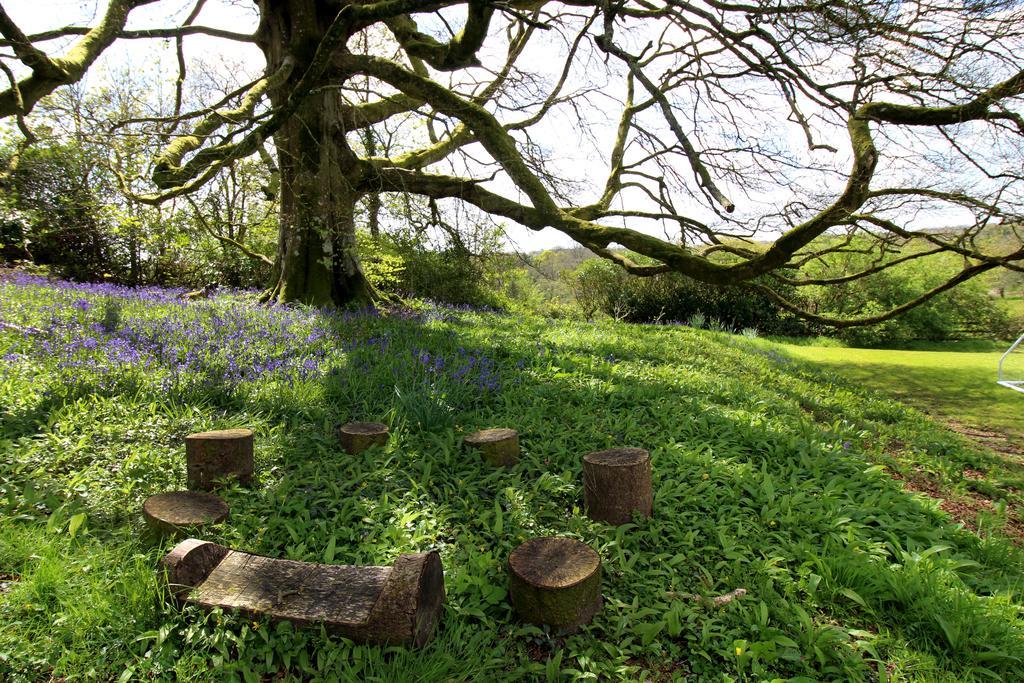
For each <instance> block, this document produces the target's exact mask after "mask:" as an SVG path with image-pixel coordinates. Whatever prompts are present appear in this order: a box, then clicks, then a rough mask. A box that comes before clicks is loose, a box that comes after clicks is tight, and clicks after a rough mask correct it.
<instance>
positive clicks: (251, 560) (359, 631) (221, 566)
mask: <svg viewBox="0 0 1024 683" xmlns="http://www.w3.org/2000/svg"><path fill="white" fill-rule="evenodd" d="M161 565H162V566H161V569H162V576H163V577H164V579H165V580H166V582H167V584H168V585H169V586H170V587H171V594H172V595H173V596H174V597H175V599H176V600H177V601H178V603H179V604H184V603H188V604H192V605H196V606H198V607H201V608H203V609H213V608H215V607H219V608H222V609H231V610H237V611H240V612H242V613H244V614H246V615H249V616H252V617H257V618H259V617H270V618H271V619H274V620H286V621H290V622H292V623H294V624H296V625H299V626H305V625H313V624H316V625H319V624H323V625H324V626H325V627H326V628H327V630H329V631H331V632H332V633H336V634H338V635H342V636H344V637H346V638H351V639H352V640H354V641H356V642H359V643H371V644H380V645H407V646H413V647H418V646H421V645H424V644H426V643H427V642H429V641H430V639H431V637H432V636H433V632H434V627H435V626H436V624H437V621H438V619H439V618H440V615H441V609H442V605H443V604H444V571H443V569H442V567H441V559H440V557H439V556H438V554H437V553H436V552H426V553H416V554H409V555H400V556H399V557H398V559H397V560H396V561H395V563H394V565H392V566H390V567H376V566H369V567H360V566H352V565H333V564H314V563H308V562H295V561H293V560H279V559H274V558H270V557H263V556H262V555H252V554H249V553H243V552H238V551H235V550H230V549H228V548H225V547H223V546H219V545H217V544H215V543H210V542H207V541H199V540H196V539H188V540H186V541H182V542H181V543H180V544H178V546H177V547H175V548H174V549H173V550H172V551H171V552H170V553H168V554H167V556H166V557H164V558H163V560H161Z"/></svg>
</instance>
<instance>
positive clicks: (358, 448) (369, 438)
mask: <svg viewBox="0 0 1024 683" xmlns="http://www.w3.org/2000/svg"><path fill="white" fill-rule="evenodd" d="M388 436H389V434H388V426H387V425H385V424H381V423H380V422H349V423H348V424H345V425H342V426H341V427H339V428H338V439H339V440H340V441H341V445H342V447H343V448H344V449H345V451H347V452H348V453H349V454H350V455H359V454H360V453H362V452H363V451H365V450H366V449H368V448H370V447H372V446H384V445H386V444H387V442H388Z"/></svg>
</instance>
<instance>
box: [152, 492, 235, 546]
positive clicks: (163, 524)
mask: <svg viewBox="0 0 1024 683" xmlns="http://www.w3.org/2000/svg"><path fill="white" fill-rule="evenodd" d="M142 516H143V517H144V518H145V520H146V524H147V525H148V526H149V528H150V529H152V530H153V531H154V532H156V533H157V534H158V535H160V536H176V535H179V534H181V533H182V532H183V531H185V530H187V529H195V528H196V527H201V526H204V525H207V524H217V523H218V522H223V521H224V520H225V519H227V518H228V504H227V503H225V502H224V501H223V500H221V499H220V498H219V497H218V496H215V495H213V494H212V493H200V492H198V491H171V492H169V493H158V494H156V495H155V496H150V497H149V498H147V499H146V502H145V503H143V504H142Z"/></svg>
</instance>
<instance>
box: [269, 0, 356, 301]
mask: <svg viewBox="0 0 1024 683" xmlns="http://www.w3.org/2000/svg"><path fill="white" fill-rule="evenodd" d="M261 4H262V5H264V8H263V12H262V16H263V22H262V23H261V25H260V29H259V31H258V35H259V38H260V41H259V42H260V46H261V47H262V49H263V51H264V54H265V56H266V58H267V64H268V66H269V71H270V72H273V71H274V70H275V69H277V68H278V67H279V66H280V65H281V64H282V63H283V61H284V59H285V58H286V56H290V57H291V58H292V59H294V60H296V67H295V68H294V69H293V71H292V78H293V79H298V78H300V77H301V75H302V74H303V73H305V71H306V68H307V67H308V65H309V62H310V61H311V60H312V58H313V55H314V53H315V52H316V47H317V45H319V43H320V41H321V40H322V39H323V38H324V35H325V33H326V30H327V27H328V26H329V25H330V23H331V21H332V20H333V18H334V17H335V15H336V14H337V11H338V8H337V7H336V6H334V5H335V3H322V2H321V3H318V2H313V0H263V2H262V3H261ZM329 71H330V73H328V74H325V79H326V80H328V81H329V82H330V83H331V84H332V86H334V87H330V88H322V89H320V90H319V91H318V92H314V93H313V94H312V95H310V96H308V97H306V98H305V99H304V101H303V103H302V105H301V106H300V107H299V108H298V110H297V111H296V113H295V115H294V116H292V117H291V118H290V119H289V120H288V121H287V122H286V123H285V124H284V125H283V126H282V127H281V128H280V129H279V130H278V131H277V132H276V133H275V135H274V142H275V145H276V146H277V153H278V167H279V170H280V177H281V195H280V198H281V209H280V211H281V213H280V239H279V240H278V254H277V264H276V268H275V275H276V279H277V281H276V283H274V287H273V290H272V292H271V297H270V298H271V299H273V300H275V301H278V302H290V301H299V302H303V303H308V304H314V305H326V304H335V305H344V304H349V303H370V302H371V301H372V300H373V298H374V293H373V289H372V287H371V286H370V284H369V283H368V282H367V280H366V277H365V276H364V274H363V271H362V268H361V267H360V263H359V255H358V253H357V248H356V229H355V225H356V224H355V215H356V206H357V203H358V202H359V200H360V198H361V193H359V192H357V191H356V190H355V189H354V187H355V185H356V183H357V182H358V179H359V178H358V174H359V166H358V164H357V158H356V156H355V154H354V153H353V151H352V150H351V148H350V147H349V145H348V141H347V140H346V132H347V131H346V130H345V126H344V121H343V117H342V106H343V105H342V102H341V96H340V95H339V87H338V86H340V85H341V84H342V83H343V82H344V80H345V76H344V74H342V73H338V72H337V71H336V70H329ZM288 91H289V89H288V88H280V89H278V90H272V91H270V92H269V93H268V94H269V96H270V100H271V103H272V104H273V105H274V106H275V107H277V106H282V105H283V104H284V98H285V95H286V94H287V92H288Z"/></svg>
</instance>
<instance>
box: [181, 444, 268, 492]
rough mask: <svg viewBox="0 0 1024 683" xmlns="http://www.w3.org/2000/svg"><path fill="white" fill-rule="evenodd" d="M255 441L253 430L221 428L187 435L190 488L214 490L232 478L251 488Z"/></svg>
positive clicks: (186, 449)
mask: <svg viewBox="0 0 1024 683" xmlns="http://www.w3.org/2000/svg"><path fill="white" fill-rule="evenodd" d="M252 441H253V439H252V430H251V429H221V430H217V431H213V432H200V433H198V434H189V435H188V436H186V437H185V461H186V473H187V475H188V488H189V489H190V490H193V491H211V490H213V489H215V488H217V487H218V486H220V485H221V484H223V483H224V482H225V481H227V480H229V479H235V480H237V481H238V483H239V484H241V485H242V486H251V485H252V478H253V470H254V467H253V454H252V452H253V448H252Z"/></svg>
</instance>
